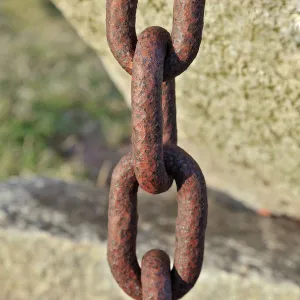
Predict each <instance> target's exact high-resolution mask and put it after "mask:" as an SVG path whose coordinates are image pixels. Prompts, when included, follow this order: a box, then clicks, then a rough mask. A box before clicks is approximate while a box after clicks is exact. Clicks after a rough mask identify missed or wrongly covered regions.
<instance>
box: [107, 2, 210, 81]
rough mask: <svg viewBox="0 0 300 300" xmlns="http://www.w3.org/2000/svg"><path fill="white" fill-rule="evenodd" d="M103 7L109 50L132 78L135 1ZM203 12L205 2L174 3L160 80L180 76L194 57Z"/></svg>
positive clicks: (198, 43)
mask: <svg viewBox="0 0 300 300" xmlns="http://www.w3.org/2000/svg"><path fill="white" fill-rule="evenodd" d="M106 3H107V4H106V34H107V40H108V44H109V47H110V49H111V51H112V53H113V55H114V57H115V58H116V60H117V61H118V62H119V64H120V65H121V66H122V67H123V69H124V70H125V71H127V72H128V73H129V74H132V67H133V57H134V53H135V47H136V43H137V36H136V29H135V22H136V10H137V4H138V0H107V1H106ZM204 8H205V0H174V8H173V27H172V43H171V44H170V47H169V49H168V56H167V58H166V61H165V65H164V80H168V79H172V78H175V77H176V76H178V75H180V74H181V73H182V72H184V71H185V70H186V69H187V68H188V67H189V65H190V64H191V63H192V62H193V60H194V59H195V57H196V56H197V54H198V51H199V47H200V44H201V40H202V31H203V20H204Z"/></svg>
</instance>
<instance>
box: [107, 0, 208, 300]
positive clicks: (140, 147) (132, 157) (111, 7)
mask: <svg viewBox="0 0 300 300" xmlns="http://www.w3.org/2000/svg"><path fill="white" fill-rule="evenodd" d="M204 4H205V1H204V0H175V1H174V19H173V30H172V37H171V36H170V34H169V33H168V32H167V31H166V30H165V29H163V28H161V27H149V28H147V29H145V30H144V31H143V32H142V33H141V34H140V35H139V37H138V40H137V38H136V33H135V13H136V9H137V0H107V37H108V41H109V45H110V47H111V50H112V52H113V54H114V55H115V57H116V59H117V60H118V61H119V62H120V64H121V65H122V67H123V68H124V69H125V70H127V71H128V72H129V73H131V74H132V91H131V92H132V144H133V147H132V150H131V151H130V152H129V153H128V154H127V155H125V156H124V157H123V158H122V159H121V161H120V162H119V163H118V165H117V166H116V168H115V169H114V172H113V175H112V182H111V190H110V197H109V212H108V214H109V220H108V252H107V256H108V261H109V265H110V268H111V272H112V274H113V276H114V277H115V279H116V281H117V282H118V284H119V285H120V287H121V288H122V289H123V290H124V291H125V292H126V293H127V294H128V295H129V296H131V297H132V298H134V299H137V300H142V299H149V300H150V299H151V300H169V299H179V298H181V297H183V296H184V295H185V294H186V293H187V292H188V291H189V290H190V289H191V288H192V287H193V286H194V284H195V282H196V281H197V279H198V277H199V274H200V272H201V267H202V262H203V254H204V239H205V229H206V222H207V195H206V184H205V180H204V177H203V174H202V172H201V170H200V168H199V166H198V165H197V163H196V162H195V161H194V160H193V159H192V158H191V157H190V156H189V155H188V154H187V153H186V152H185V151H184V150H182V149H181V148H180V147H178V146H177V125H176V103H175V79H174V77H175V76H177V75H178V74H180V73H181V72H183V71H184V70H185V69H186V68H187V67H188V65H189V64H190V63H191V62H192V60H193V59H194V58H195V56H196V54H197V52H198V49H199V46H200V42H201V37H202V28H203V13H204ZM166 79H167V80H166ZM174 179H175V182H176V185H177V198H178V215H177V220H176V245H175V246H176V247H175V255H174V265H173V268H172V271H170V259H169V257H168V255H167V254H166V253H164V252H163V251H161V250H151V251H149V252H148V253H147V254H146V255H145V256H144V257H143V260H142V269H141V268H140V266H139V264H138V261H137V257H136V236H137V226H138V214H137V192H138V187H139V186H140V187H141V188H142V189H144V190H145V191H147V192H149V193H152V194H157V193H161V192H164V191H167V190H168V189H169V188H170V186H171V185H172V183H173V180H174Z"/></svg>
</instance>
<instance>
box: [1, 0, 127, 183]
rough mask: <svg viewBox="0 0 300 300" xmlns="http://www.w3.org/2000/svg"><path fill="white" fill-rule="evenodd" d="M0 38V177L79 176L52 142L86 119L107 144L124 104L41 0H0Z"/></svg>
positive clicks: (120, 124) (122, 133)
mask: <svg viewBox="0 0 300 300" xmlns="http://www.w3.org/2000/svg"><path fill="white" fill-rule="evenodd" d="M0 44H1V47H0V57H1V59H0V166H1V168H0V179H5V178H7V177H9V176H13V175H24V174H25V175H26V174H32V173H37V174H43V175H53V176H57V177H60V178H64V179H72V178H75V179H76V178H81V177H82V174H84V172H83V170H82V168H81V167H80V166H78V165H77V164H76V163H75V164H74V162H73V161H68V160H66V159H65V158H64V157H62V156H61V155H60V152H59V151H58V148H59V147H57V142H58V141H63V140H64V139H67V138H68V137H69V136H72V135H76V134H78V133H80V132H81V131H82V128H83V127H84V126H85V124H87V123H91V122H94V123H100V125H101V128H102V129H103V132H104V135H105V137H106V139H107V142H108V143H109V144H110V145H111V146H116V145H117V144H118V143H119V142H120V141H121V140H122V139H123V138H124V137H127V136H128V134H129V116H130V113H129V110H128V108H127V107H126V104H125V102H124V101H123V100H122V97H121V95H120V94H119V93H118V91H117V90H116V88H115V87H114V85H113V84H112V82H111V81H110V80H109V78H108V76H107V74H106V73H105V71H104V69H103V67H102V65H101V63H100V60H99V58H98V57H97V56H96V54H95V53H94V52H93V51H92V50H90V49H89V48H88V47H87V46H86V45H85V44H84V43H83V42H82V41H81V40H80V38H79V37H78V36H77V34H76V33H75V32H74V31H73V29H72V28H71V27H70V25H68V24H67V23H66V22H65V20H64V19H63V18H62V17H61V16H60V14H59V13H58V12H57V11H56V10H55V9H54V8H53V6H51V5H50V4H49V3H48V2H47V1H46V0H26V1H22V0H9V1H8V0H2V1H1V4H0Z"/></svg>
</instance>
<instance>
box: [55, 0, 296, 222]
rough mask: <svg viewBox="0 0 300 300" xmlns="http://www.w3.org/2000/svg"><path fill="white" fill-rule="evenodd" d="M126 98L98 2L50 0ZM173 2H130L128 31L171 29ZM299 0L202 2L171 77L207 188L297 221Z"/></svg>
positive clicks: (182, 128) (182, 129)
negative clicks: (133, 25) (184, 57)
mask: <svg viewBox="0 0 300 300" xmlns="http://www.w3.org/2000/svg"><path fill="white" fill-rule="evenodd" d="M52 1H53V2H54V3H55V4H56V5H57V7H58V8H59V9H60V10H61V11H62V12H63V14H64V15H65V17H66V18H67V19H68V20H69V22H70V23H71V24H72V25H73V26H74V28H75V29H76V30H77V31H78V33H79V34H80V36H81V37H82V38H83V39H84V40H85V41H86V42H87V43H88V44H89V45H90V46H91V47H93V48H94V49H95V50H96V51H97V53H98V54H99V56H100V57H101V59H102V61H103V63H104V64H105V66H106V68H107V70H108V72H109V74H110V75H111V78H112V79H113V80H114V82H115V83H116V84H117V86H118V87H119V88H120V90H121V91H122V92H123V94H124V96H125V98H126V99H127V101H128V102H129V97H130V77H129V76H128V75H127V74H125V72H124V71H123V70H122V69H121V68H120V67H119V66H118V65H117V63H116V62H115V60H114V59H113V57H112V55H111V54H110V51H109V49H108V46H107V42H106V38H105V1H104V0H102V1H98V0H85V1H82V0H52ZM172 3H173V0H156V1H152V0H151V1H150V0H142V1H139V9H138V18H137V29H138V32H140V31H141V30H142V29H144V28H145V27H147V26H149V25H162V26H164V27H166V28H167V29H171V20H172ZM299 45H300V2H299V0H288V1H285V0H279V1H276V3H275V2H274V1H273V0H264V1H252V0H245V1H242V2H241V1H240V0H230V1H229V0H226V1H217V0H211V1H207V4H206V18H205V28H204V35H203V42H202V46H201V50H200V54H199V56H198V57H197V59H196V60H195V62H194V63H193V64H192V66H191V67H190V68H189V70H188V71H187V72H185V73H184V74H183V75H182V76H180V77H179V78H178V80H177V97H178V122H179V134H180V143H181V144H182V145H183V146H184V147H185V148H186V149H187V150H188V151H189V152H190V153H191V154H192V155H193V156H194V157H195V158H196V159H197V160H198V162H199V163H200V165H201V167H202V169H203V171H204V174H205V175H206V179H207V182H208V184H209V185H210V186H212V187H214V188H217V189H219V190H222V191H225V192H227V193H230V194H231V195H233V196H234V197H236V198H239V199H241V200H242V201H244V203H247V204H248V205H251V206H252V207H255V208H267V209H270V210H271V211H273V212H274V213H276V214H279V215H281V214H286V215H290V216H295V217H300V143H299V140H300V108H299V105H300V96H299V85H300V83H299V70H300V51H299Z"/></svg>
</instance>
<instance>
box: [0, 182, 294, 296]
mask: <svg viewBox="0 0 300 300" xmlns="http://www.w3.org/2000/svg"><path fill="white" fill-rule="evenodd" d="M107 199H108V197H107V191H106V190H105V189H96V188H94V187H92V186H88V185H81V184H72V183H66V182H62V181H58V180H52V179H47V178H32V179H26V180H25V179H18V178H16V179H12V180H10V181H8V182H3V183H1V184H0V243H1V247H0V266H1V268H0V299H3V300H25V299H31V300H35V299H36V300H38V299H43V300H44V299H46V300H48V299H53V300H56V299H64V300H65V299H66V300H68V299H70V300H71V299H78V300H83V299H104V300H105V299H116V300H121V299H128V298H127V297H126V296H125V295H124V294H123V292H121V291H120V289H119V288H118V287H117V285H116V284H115V282H114V280H113V279H112V276H111V275H110V271H109V268H108V264H107V262H106V228H107ZM139 214H140V221H139V234H138V241H137V253H138V258H139V260H141V257H142V256H143V254H144V253H145V252H146V251H148V250H150V249H152V248H161V249H162V250H165V251H167V253H169V255H170V256H171V258H172V253H173V248H174V247H173V246H174V228H175V218H176V195H175V191H174V190H173V191H170V192H168V193H165V194H164V195H161V196H149V195H148V194H145V193H140V194H139ZM299 228H300V227H299V224H297V223H296V222H293V221H290V220H287V219H284V218H263V217H260V216H258V215H256V214H255V213H254V212H253V211H251V210H249V209H247V208H246V207H245V206H244V205H242V204H241V203H239V202H236V201H233V200H232V199H230V198H228V197H227V196H225V195H223V194H219V193H216V192H212V191H209V222H208V231H207V237H206V250H205V251H206V252H205V260H204V267H203V271H202V273H201V276H200V279H199V280H198V282H197V284H196V286H195V288H194V289H193V290H192V291H191V292H190V293H189V294H188V295H187V296H186V297H185V298H184V299H187V300H188V299H190V300H196V299H204V300H210V299H216V300H218V299H220V300H221V299H222V300H224V299H230V300H231V299H245V300H251V299H255V300H260V299H261V300H266V299H270V300H273V299H276V300H277V299H278V300H279V299H280V300H284V299H289V300H294V299H295V300H296V299H299V298H300V256H299V249H300V236H299V234H298V233H299Z"/></svg>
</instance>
